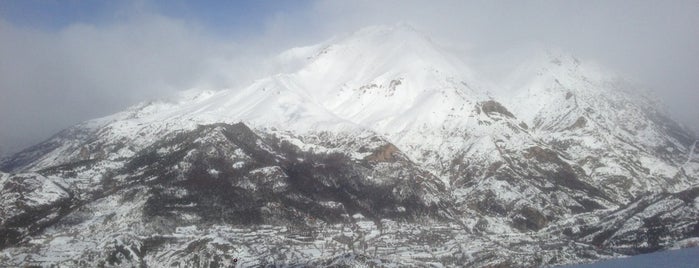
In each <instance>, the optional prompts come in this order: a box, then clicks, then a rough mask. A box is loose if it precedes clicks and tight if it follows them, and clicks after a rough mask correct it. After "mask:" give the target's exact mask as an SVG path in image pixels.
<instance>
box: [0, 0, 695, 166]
mask: <svg viewBox="0 0 699 268" xmlns="http://www.w3.org/2000/svg"><path fill="white" fill-rule="evenodd" d="M74 5H75V4H67V5H66V6H67V7H68V9H69V8H74V9H78V11H79V7H75V6H74ZM217 5H223V4H212V6H211V7H208V8H200V7H197V6H195V5H194V4H193V3H190V2H186V1H183V2H177V3H163V2H160V1H132V2H122V3H118V4H103V5H102V6H100V5H96V7H91V9H90V10H87V11H84V12H78V11H75V12H73V13H68V14H63V13H65V10H64V9H65V8H64V9H61V8H56V6H55V5H54V6H51V4H46V6H44V7H42V6H41V4H34V5H32V4H31V3H30V4H26V5H16V4H15V5H13V4H12V3H8V2H5V3H1V4H0V7H2V8H0V10H1V11H0V39H1V40H3V42H0V57H1V58H2V59H3V60H2V61H0V94H1V95H2V98H0V129H1V130H2V131H0V153H5V154H7V153H10V152H15V151H17V150H19V149H22V148H24V147H26V146H29V145H31V144H34V143H36V142H38V141H40V140H43V139H45V138H47V137H48V136H49V135H51V134H53V133H55V132H56V131H58V130H60V129H63V128H65V127H68V126H70V125H72V124H75V123H78V122H80V121H83V120H87V119H90V118H94V117H98V116H103V115H107V114H110V113H113V112H116V111H119V110H121V109H123V108H125V107H127V106H129V105H132V104H135V103H138V102H141V101H145V100H152V99H162V98H168V97H169V96H171V95H172V94H173V93H175V92H177V91H181V90H186V89H191V88H202V89H213V90H219V89H225V88H239V87H240V86H241V85H245V84H246V83H247V82H249V81H252V80H254V79H257V78H260V77H263V76H264V75H267V74H271V73H276V72H279V71H281V70H284V68H286V67H285V66H271V65H270V64H266V63H265V62H270V60H268V59H269V58H270V57H273V56H274V55H276V54H277V53H278V52H280V51H282V50H284V49H286V48H288V47H292V46H303V45H308V44H314V43H317V42H319V41H321V40H325V39H327V38H329V37H332V36H337V35H342V34H343V33H344V34H346V33H349V32H352V31H354V30H356V29H359V28H362V27H363V26H367V25H376V24H389V25H391V24H395V23H398V22H405V23H408V24H410V25H413V26H414V27H415V28H417V29H419V30H420V31H422V32H425V33H428V34H429V35H430V37H431V38H433V39H434V40H435V42H437V43H440V44H442V45H444V46H446V47H447V48H449V47H450V48H452V49H453V50H454V52H456V53H455V55H460V56H459V57H461V58H462V59H463V60H465V61H468V62H470V63H472V64H471V65H473V66H474V67H477V68H478V69H479V70H478V71H480V72H489V71H491V70H492V73H491V74H486V73H484V74H483V76H486V75H490V77H494V79H493V80H497V79H498V77H499V75H500V74H502V73H506V71H502V70H506V69H507V68H510V67H512V66H509V65H508V64H505V66H488V63H489V62H493V61H491V60H490V59H489V57H496V58H497V57H500V58H502V57H503V55H508V53H509V55H512V54H514V55H522V54H524V55H526V54H527V53H526V51H527V49H529V48H532V47H535V48H541V47H544V48H555V49H560V50H562V51H566V52H567V53H571V54H572V55H575V56H576V57H579V58H581V59H585V60H586V61H595V62H599V63H601V64H602V65H604V66H607V67H609V68H610V69H612V70H615V71H616V72H619V73H623V74H625V75H626V77H629V78H630V79H633V80H636V81H637V82H638V84H640V85H645V87H647V88H649V89H651V90H652V91H653V92H654V93H655V94H656V95H657V96H659V98H660V100H662V101H663V102H664V103H666V105H667V106H668V108H669V109H670V111H671V112H672V114H673V115H674V116H675V117H676V118H677V119H678V120H680V121H681V122H684V123H685V124H686V125H688V126H690V127H692V128H694V129H695V130H696V129H697V128H698V127H699V123H697V122H699V108H697V107H699V105H696V103H698V102H699V90H697V88H696V85H697V84H699V81H698V80H699V78H697V76H696V74H697V73H699V63H698V62H699V42H698V41H699V29H698V28H697V27H693V26H694V25H699V18H697V16H695V14H697V12H699V4H697V2H696V1H672V2H667V3H657V2H655V1H572V2H571V1H569V2H550V1H529V2H522V1H500V2H493V1H473V2H463V1H441V2H438V3H432V2H431V3H425V2H421V1H379V2H378V3H377V2H376V1H352V2H339V1H327V2H326V1H317V2H316V1H301V2H297V3H295V4H293V5H290V4H283V5H282V4H272V3H264V4H259V5H257V6H256V5H249V4H246V5H241V7H238V6H226V7H218V6H217ZM52 8H54V9H55V11H52ZM88 11H89V12H88ZM41 18H47V19H41ZM512 51H515V52H512ZM517 51H519V52H517ZM522 51H525V52H522ZM272 62H273V61H272ZM497 62H504V63H506V62H507V61H503V60H498V61H497ZM481 67H482V68H481Z"/></svg>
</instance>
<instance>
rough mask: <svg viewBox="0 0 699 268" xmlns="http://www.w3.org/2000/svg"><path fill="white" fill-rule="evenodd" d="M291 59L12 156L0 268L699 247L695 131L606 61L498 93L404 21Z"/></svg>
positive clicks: (400, 259) (3, 184) (528, 68)
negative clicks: (268, 71)
mask: <svg viewBox="0 0 699 268" xmlns="http://www.w3.org/2000/svg"><path fill="white" fill-rule="evenodd" d="M277 59H278V60H279V61H280V64H281V65H288V66H292V65H293V66H295V68H292V69H291V70H289V71H287V72H284V73H280V74H275V75H271V76H267V77H262V78H260V79H258V80H256V81H255V82H253V83H252V84H250V85H248V86H245V87H242V88H235V89H229V90H223V91H202V92H186V93H183V94H182V97H181V98H180V99H179V100H176V101H171V102H151V103H143V104H139V105H136V106H134V107H131V108H129V109H127V110H126V111H123V112H120V113H117V114H114V115H110V116H107V117H103V118H98V119H94V120H90V121H87V122H84V123H81V124H78V125H76V126H73V127H71V128H68V129H66V130H63V131H61V132H60V133H58V134H56V135H55V136H53V137H51V138H50V139H49V140H47V141H45V142H42V143H40V144H38V145H36V146H33V147H30V148H28V149H26V150H24V151H22V152H20V153H18V154H16V155H13V156H11V157H9V158H6V159H5V160H3V161H2V162H1V163H0V167H1V169H2V170H3V171H5V172H10V173H0V192H1V193H2V196H3V199H2V202H3V208H2V210H0V211H2V213H0V234H1V235H0V238H1V239H0V249H2V250H3V252H4V253H5V254H0V264H3V265H8V266H19V265H43V266H47V265H68V266H100V265H113V266H135V265H141V266H187V267H199V266H201V267H203V266H207V267H208V266H212V267H216V266H219V267H220V266H233V265H243V266H265V265H270V266H271V265H302V266H303V265H306V266H337V265H340V266H341V265H360V264H363V265H376V266H381V265H388V266H390V265H400V266H426V265H430V264H434V263H440V264H442V265H445V266H456V265H465V266H496V265H501V266H543V265H557V264H565V263H576V262H584V261H592V260H596V259H599V258H607V257H612V256H619V255H632V254H639V253H644V252H651V251H656V250H661V249H666V248H673V247H683V246H687V245H691V244H692V243H696V241H697V238H696V237H699V220H698V219H699V207H697V204H698V202H699V201H697V200H699V199H697V197H698V196H699V188H697V187H699V186H698V184H697V183H698V179H699V158H698V157H697V156H696V155H697V154H696V153H695V152H696V150H697V148H696V137H695V136H694V134H693V133H691V132H689V131H687V130H686V129H685V128H683V127H682V126H680V125H679V124H677V123H675V122H674V121H672V120H671V119H669V118H668V117H667V116H666V115H665V114H664V113H663V112H662V111H661V110H660V109H658V107H656V104H655V103H654V102H653V101H651V100H649V99H648V98H645V97H642V96H639V94H636V93H635V89H634V87H633V86H632V85H631V84H630V83H627V82H625V81H624V80H623V79H621V78H619V77H618V76H616V75H613V74H610V73H609V72H608V71H604V70H603V69H602V68H599V67H595V66H593V65H591V64H589V63H586V62H584V61H581V60H578V59H576V58H575V57H572V56H566V55H565V53H559V52H545V53H542V54H539V55H532V57H531V59H530V60H527V61H523V62H512V63H509V62H508V64H512V65H515V66H516V67H514V68H512V69H513V70H514V71H512V72H511V73H510V74H509V75H506V76H504V77H502V78H501V79H500V81H498V82H497V83H494V82H491V81H486V80H485V79H484V78H481V77H480V76H479V75H478V72H477V71H474V70H478V69H479V68H478V67H479V66H472V65H470V64H469V63H468V62H463V61H461V60H459V58H458V57H456V56H454V55H451V54H450V53H448V52H446V50H444V49H441V48H440V46H439V45H438V44H436V43H434V42H433V41H431V40H430V38H428V37H426V36H425V35H423V34H421V33H419V32H418V31H416V30H414V29H413V28H412V27H409V26H406V25H397V26H375V27H369V28H365V29H361V30H359V31H357V32H354V33H352V34H349V35H345V36H342V37H337V38H333V39H331V40H329V41H326V42H323V43H320V44H316V45H312V46H308V47H301V48H293V49H290V50H288V51H285V52H283V53H281V54H280V55H279V56H278V57H277ZM292 63H293V64H292ZM424 245H429V247H425V246H424ZM234 259H235V260H237V262H233V260H234Z"/></svg>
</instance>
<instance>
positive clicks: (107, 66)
mask: <svg viewBox="0 0 699 268" xmlns="http://www.w3.org/2000/svg"><path fill="white" fill-rule="evenodd" d="M0 40H3V41H2V42H0V59H2V60H0V93H1V94H2V96H3V97H2V98H0V129H1V130H2V131H0V150H4V151H12V150H17V149H20V148H21V147H25V146H28V145H31V144H33V143H36V142H38V141H39V140H40V139H43V138H46V137H47V136H48V135H50V134H52V133H55V132H57V131H58V130H60V129H62V128H65V127H67V126H69V125H72V124H75V123H77V122H80V121H83V120H87V119H91V118H95V117H99V116H104V115H107V114H110V113H113V112H116V111H119V110H122V109H124V108H125V107H126V106H128V105H131V104H134V103H137V102H141V101H146V100H149V99H155V98H163V97H167V96H169V95H170V94H172V93H174V92H176V91H179V90H185V89H190V88H194V87H208V88H228V87H235V86H239V85H240V83H244V81H248V80H249V79H251V77H254V76H255V75H254V74H253V73H254V71H253V70H256V69H260V68H255V67H253V64H255V62H259V61H258V60H256V59H253V58H254V57H255V56H254V55H253V54H254V53H250V52H251V51H253V50H252V49H245V48H241V47H240V45H238V44H236V43H234V42H230V41H224V40H218V39H216V38H214V37H212V36H209V35H208V34H207V32H206V31H204V30H203V29H200V28H198V27H197V26H196V25H195V24H192V23H185V22H183V21H179V20H176V19H172V18H167V17H163V16H159V15H152V14H150V15H142V16H138V17H135V18H130V19H128V20H126V21H120V22H118V23H113V24H109V25H102V26H95V25H89V24H72V25H70V26H68V27H66V28H64V29H61V30H59V31H57V32H45V31H40V30H34V29H26V28H19V27H16V26H13V25H12V24H10V23H8V22H5V21H0Z"/></svg>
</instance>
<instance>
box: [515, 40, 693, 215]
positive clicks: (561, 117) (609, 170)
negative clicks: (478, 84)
mask: <svg viewBox="0 0 699 268" xmlns="http://www.w3.org/2000/svg"><path fill="white" fill-rule="evenodd" d="M541 54H542V55H539V57H535V58H534V59H533V60H531V61H529V62H526V63H524V64H521V66H520V67H519V68H518V69H517V70H516V71H515V72H514V73H513V74H512V75H511V77H510V78H509V81H508V82H507V83H506V85H505V86H504V87H506V88H507V87H509V88H508V89H506V90H504V91H502V92H508V93H507V94H512V92H515V93H514V96H513V97H511V98H505V96H502V97H503V99H504V100H505V103H507V104H508V106H510V107H512V109H513V113H515V114H517V115H519V116H521V118H522V119H523V120H524V121H525V122H526V123H527V124H528V125H529V126H531V133H532V134H533V135H534V136H536V137H537V138H538V139H540V140H541V141H542V142H544V143H546V144H549V145H551V146H552V147H553V148H554V149H556V150H558V151H560V152H562V153H563V155H564V156H565V157H566V158H568V159H571V160H573V161H575V162H576V163H577V164H578V165H580V166H581V167H582V168H583V169H584V171H585V174H586V175H587V176H589V177H590V179H591V183H593V184H594V185H595V186H597V187H598V188H600V189H602V190H604V191H605V192H608V193H610V194H612V195H614V196H616V197H615V198H617V200H619V201H621V202H627V201H628V200H630V199H634V198H635V197H636V196H638V195H639V193H644V192H657V191H659V189H663V190H671V191H678V190H681V189H684V188H686V187H688V186H690V185H692V184H693V183H696V173H692V174H694V175H688V174H685V173H684V172H683V171H682V170H681V167H682V166H681V163H682V162H683V161H686V159H687V157H686V156H684V155H685V154H687V153H688V152H689V150H690V147H691V145H692V143H693V141H694V138H693V136H692V134H691V132H689V131H688V130H687V129H685V128H683V127H681V126H679V125H677V124H676V123H674V122H673V121H672V120H671V119H669V118H667V117H665V116H664V115H663V113H662V112H661V110H659V107H658V104H657V103H654V102H653V101H651V100H650V99H649V98H647V97H645V94H644V92H642V91H640V90H639V89H637V88H634V87H633V85H632V84H630V83H629V82H626V81H624V80H622V79H621V78H620V77H619V76H617V75H614V74H613V72H611V71H609V70H604V69H603V68H601V67H598V66H595V65H594V64H586V63H582V62H580V61H579V60H578V59H576V58H574V57H572V56H569V55H566V54H564V53H560V52H551V51H547V52H545V53H541ZM600 156H602V157H600Z"/></svg>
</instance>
